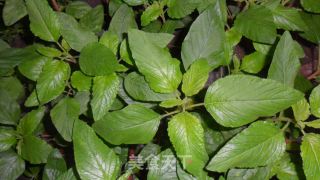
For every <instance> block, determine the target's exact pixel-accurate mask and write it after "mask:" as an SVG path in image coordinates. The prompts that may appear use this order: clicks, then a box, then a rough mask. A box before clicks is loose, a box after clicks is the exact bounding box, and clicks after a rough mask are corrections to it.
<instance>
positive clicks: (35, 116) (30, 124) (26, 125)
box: [17, 107, 46, 136]
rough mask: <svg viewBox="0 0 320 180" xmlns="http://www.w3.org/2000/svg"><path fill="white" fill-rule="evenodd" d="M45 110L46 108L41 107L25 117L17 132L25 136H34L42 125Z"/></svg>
mask: <svg viewBox="0 0 320 180" xmlns="http://www.w3.org/2000/svg"><path fill="white" fill-rule="evenodd" d="M45 110H46V108H45V107H40V108H39V109H36V110H33V111H30V112H29V113H27V114H26V115H24V116H23V118H21V120H20V122H19V125H18V126H17V132H18V133H20V134H21V135H23V136H26V135H32V134H33V133H34V131H35V130H36V129H37V127H38V126H39V124H40V123H41V120H42V118H43V116H44V114H45Z"/></svg>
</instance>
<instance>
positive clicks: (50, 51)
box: [37, 46, 62, 58]
mask: <svg viewBox="0 0 320 180" xmlns="http://www.w3.org/2000/svg"><path fill="white" fill-rule="evenodd" d="M37 51H38V52H39V53H40V54H42V55H44V56H46V57H52V58H54V57H60V56H61V55H62V52H61V51H59V50H58V49H56V48H52V47H47V46H40V47H38V48H37Z"/></svg>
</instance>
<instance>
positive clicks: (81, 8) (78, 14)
mask: <svg viewBox="0 0 320 180" xmlns="http://www.w3.org/2000/svg"><path fill="white" fill-rule="evenodd" d="M91 9H92V8H91V7H90V5H89V4H88V3H86V2H84V1H72V2H70V3H69V4H68V6H67V7H66V13H67V14H70V15H71V16H73V17H74V18H77V19H80V18H82V17H83V16H84V15H85V14H87V13H88V12H89V11H90V10H91Z"/></svg>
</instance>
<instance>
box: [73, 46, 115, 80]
mask: <svg viewBox="0 0 320 180" xmlns="http://www.w3.org/2000/svg"><path fill="white" fill-rule="evenodd" d="M79 65H80V69H81V70H82V72H83V73H85V74H87V75H90V76H103V75H110V74H112V73H113V72H115V71H116V70H117V68H118V62H117V58H116V56H115V55H114V54H113V52H112V51H111V50H110V49H109V48H107V47H106V46H104V45H102V44H100V43H98V42H95V43H90V44H88V45H87V46H85V47H84V48H83V49H82V51H81V54H80V59H79Z"/></svg>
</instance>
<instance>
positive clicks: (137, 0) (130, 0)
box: [123, 0, 148, 6]
mask: <svg viewBox="0 0 320 180" xmlns="http://www.w3.org/2000/svg"><path fill="white" fill-rule="evenodd" d="M123 1H124V2H125V3H127V4H129V5H130V6H138V5H143V4H145V3H147V2H148V1H147V0H123Z"/></svg>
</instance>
